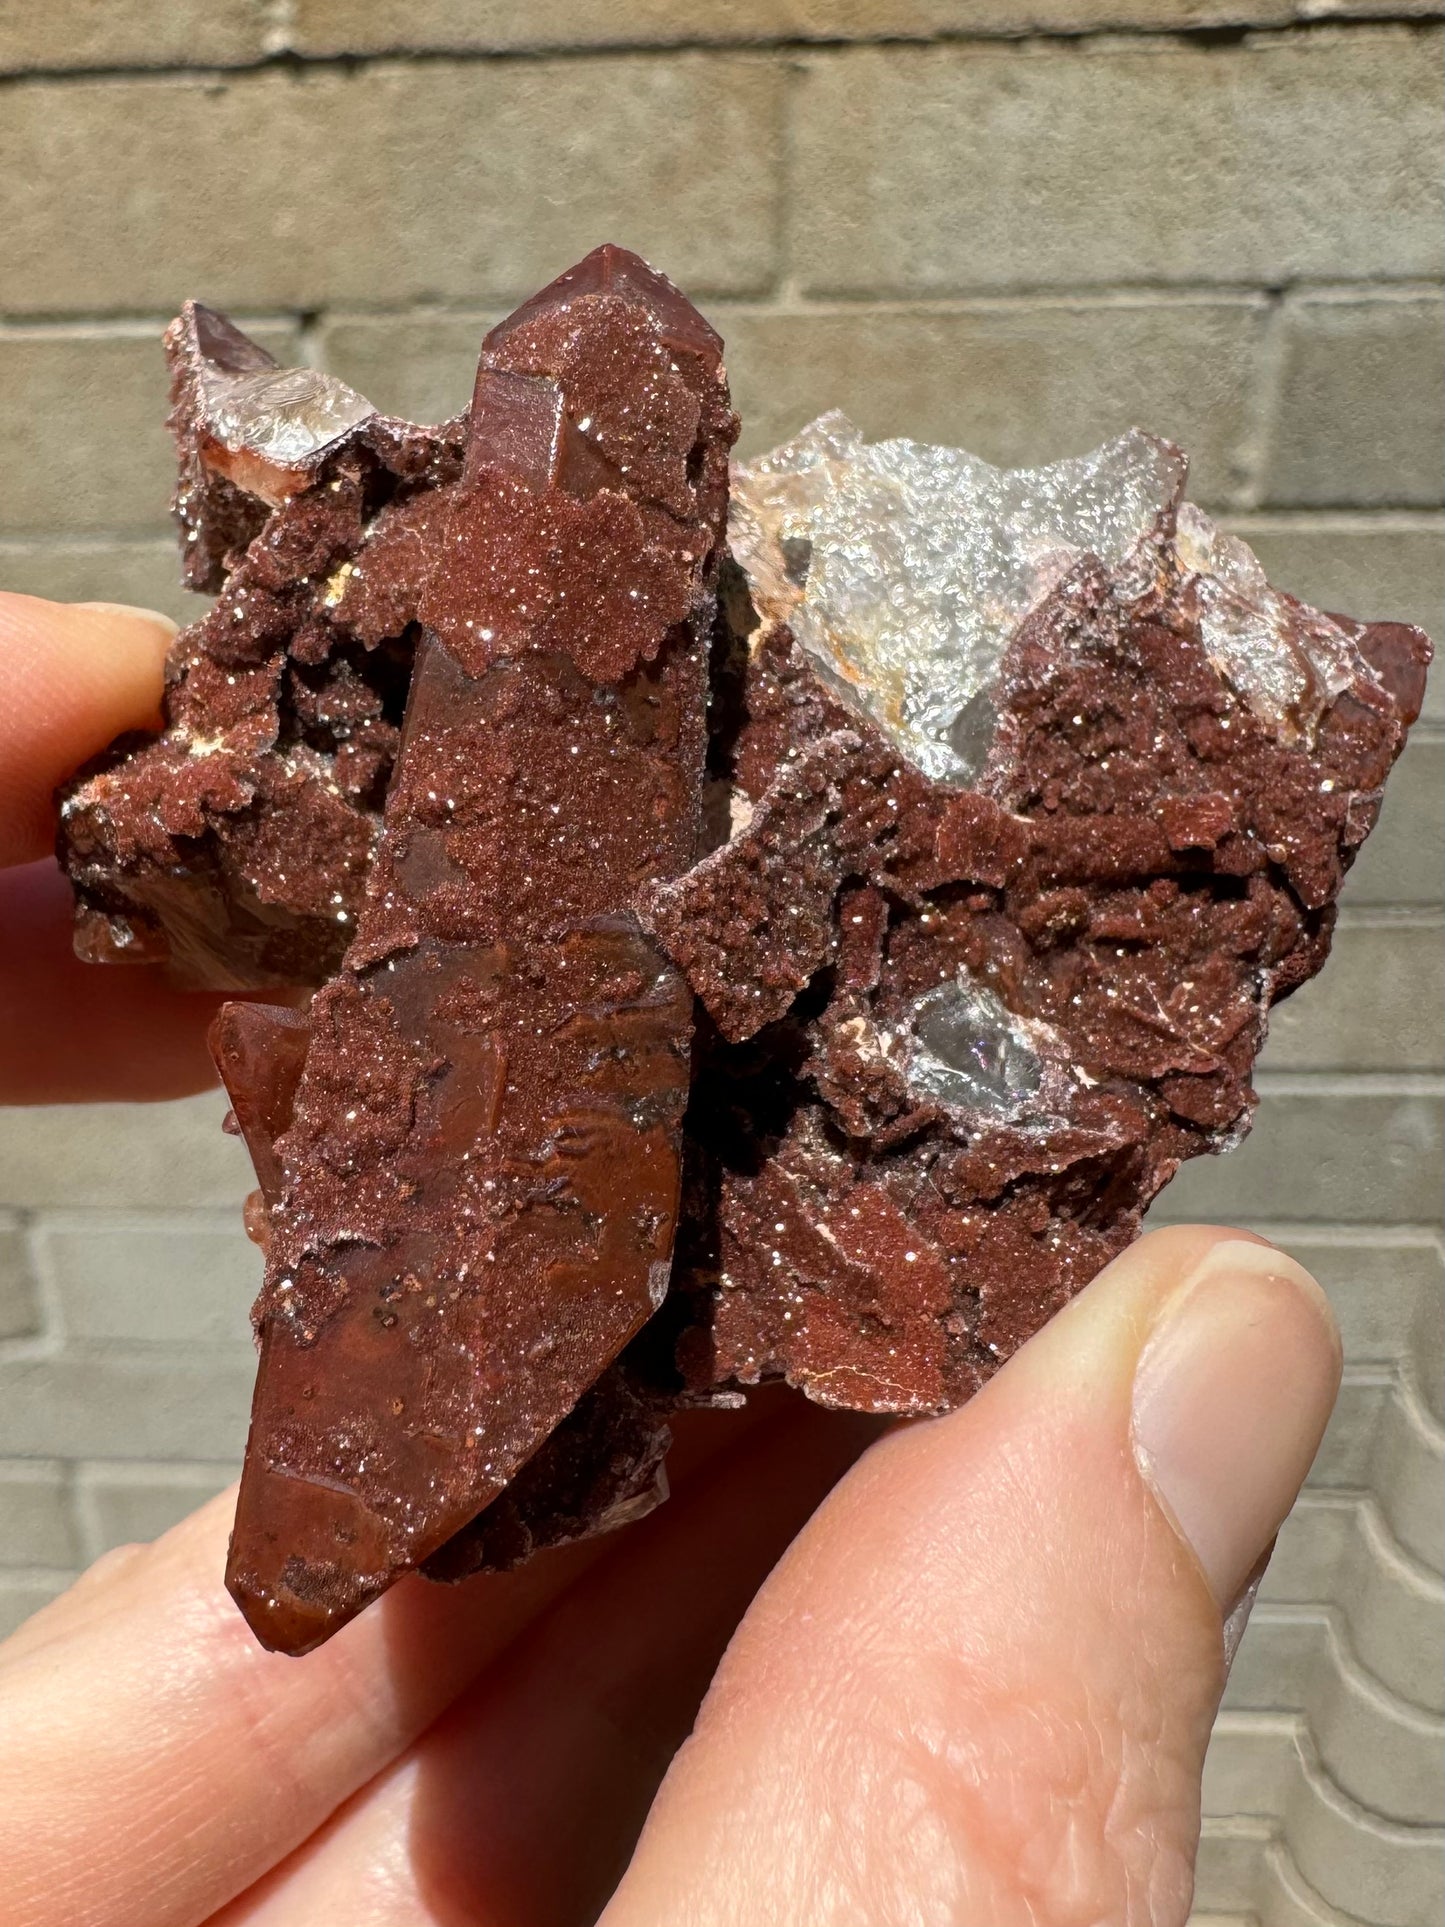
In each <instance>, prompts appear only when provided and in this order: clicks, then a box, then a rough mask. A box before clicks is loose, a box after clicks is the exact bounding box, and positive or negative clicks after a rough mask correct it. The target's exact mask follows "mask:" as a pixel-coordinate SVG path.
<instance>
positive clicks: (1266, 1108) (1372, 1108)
mask: <svg viewBox="0 0 1445 1927" xmlns="http://www.w3.org/2000/svg"><path fill="white" fill-rule="evenodd" d="M1261 1084H1262V1091H1261V1102H1260V1107H1259V1112H1258V1114H1257V1116H1256V1118H1255V1122H1254V1129H1253V1131H1252V1132H1251V1133H1250V1135H1249V1136H1248V1137H1247V1138H1246V1139H1245V1141H1244V1143H1243V1144H1242V1145H1241V1146H1240V1148H1239V1149H1238V1150H1237V1151H1231V1152H1230V1153H1229V1154H1228V1155H1227V1156H1225V1157H1220V1158H1214V1157H1202V1158H1194V1159H1192V1160H1191V1161H1190V1162H1189V1163H1188V1164H1186V1165H1184V1166H1183V1167H1182V1168H1181V1169H1180V1172H1179V1175H1178V1176H1177V1177H1176V1178H1175V1179H1174V1180H1173V1182H1172V1183H1171V1184H1170V1185H1169V1186H1168V1187H1167V1188H1166V1190H1165V1191H1164V1192H1163V1193H1162V1195H1161V1196H1160V1198H1159V1200H1158V1202H1157V1204H1156V1205H1155V1206H1154V1208H1153V1210H1152V1211H1151V1213H1150V1220H1151V1222H1155V1223H1165V1222H1167V1223H1175V1224H1177V1223H1180V1222H1181V1221H1189V1222H1194V1221H1201V1222H1205V1223H1222V1224H1238V1225H1244V1226H1251V1225H1254V1224H1268V1223H1270V1222H1271V1221H1273V1222H1276V1223H1277V1222H1278V1221H1279V1220H1281V1219H1293V1220H1299V1221H1304V1222H1309V1221H1315V1222H1324V1221H1328V1222H1335V1223H1344V1224H1361V1223H1368V1224H1389V1223H1392V1222H1402V1223H1416V1224H1424V1223H1431V1222H1433V1221H1434V1219H1435V1218H1436V1217H1437V1215H1438V1213H1439V1209H1440V1171H1441V1161H1442V1144H1441V1101H1440V1099H1439V1097H1437V1096H1435V1095H1433V1094H1426V1093H1421V1092H1419V1091H1416V1090H1413V1089H1411V1088H1409V1087H1407V1088H1405V1089H1392V1088H1390V1087H1389V1084H1388V1080H1380V1079H1369V1080H1367V1079H1364V1078H1360V1079H1358V1080H1356V1081H1355V1082H1354V1084H1353V1085H1350V1084H1347V1083H1345V1082H1344V1081H1343V1080H1338V1081H1335V1082H1331V1083H1325V1082H1321V1083H1320V1084H1319V1085H1315V1084H1313V1083H1311V1082H1309V1081H1308V1080H1300V1081H1298V1082H1296V1080H1295V1079H1293V1078H1290V1079H1285V1078H1283V1077H1282V1076H1276V1077H1273V1078H1269V1079H1263V1080H1261ZM1382 1085H1384V1088H1381V1086H1382Z"/></svg>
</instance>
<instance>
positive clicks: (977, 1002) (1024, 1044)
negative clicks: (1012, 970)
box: [905, 971, 1044, 1124]
mask: <svg viewBox="0 0 1445 1927" xmlns="http://www.w3.org/2000/svg"><path fill="white" fill-rule="evenodd" d="M905 1036H906V1038H907V1040H908V1045H909V1049H908V1079H909V1082H910V1083H911V1084H913V1085H914V1086H915V1088H916V1089H918V1090H919V1091H921V1092H923V1093H924V1094H925V1095H926V1096H928V1097H937V1098H941V1099H942V1100H943V1102H944V1103H945V1104H955V1105H957V1106H959V1108H960V1109H962V1110H966V1111H970V1112H975V1113H978V1114H980V1115H982V1116H984V1117H987V1118H992V1119H994V1120H996V1121H997V1122H999V1123H1005V1124H1017V1123H1020V1122H1022V1120H1023V1119H1025V1118H1026V1117H1027V1116H1028V1115H1029V1113H1030V1111H1031V1110H1032V1109H1033V1108H1034V1100H1035V1099H1036V1098H1037V1096H1038V1094H1039V1092H1040V1090H1041V1089H1042V1088H1043V1081H1044V1078H1043V1065H1042V1063H1041V1062H1040V1059H1039V1054H1038V1051H1037V1049H1036V1048H1035V1045H1034V1041H1033V1039H1032V1038H1031V1037H1030V1035H1029V1027H1028V1026H1027V1025H1026V1024H1025V1023H1023V1022H1022V1021H1021V1020H1020V1019H1019V1018H1017V1017H1014V1016H1012V1015H1011V1014H1010V1012H1009V1011H1008V1010H1007V1009H1005V1007H1004V1005H1003V1003H1002V1001H1001V1000H1000V998H999V996H998V994H997V993H996V992H995V991H992V990H990V989H989V987H988V985H987V984H981V983H978V982H976V981H975V980H974V979H973V978H971V977H970V976H969V975H968V973H967V972H966V971H960V972H959V974H958V976H957V977H956V978H955V979H954V980H953V981H952V982H951V983H942V984H939V985H938V987H937V989H935V990H929V991H926V992H925V993H924V994H923V996H921V997H920V998H919V999H918V1000H917V1002H916V1003H915V1004H914V1005H913V1007H912V1009H911V1010H910V1011H909V1013H908V1017H907V1029H906V1032H905Z"/></svg>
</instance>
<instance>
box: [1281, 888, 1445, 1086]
mask: <svg viewBox="0 0 1445 1927" xmlns="http://www.w3.org/2000/svg"><path fill="white" fill-rule="evenodd" d="M1260 1064H1261V1069H1264V1070H1270V1071H1297V1070H1357V1071H1391V1070H1402V1071H1421V1070H1441V1069H1445V927H1442V926H1441V925H1440V924H1439V923H1434V922H1432V923H1428V924H1418V925H1415V924H1405V925H1399V924H1378V925H1374V926H1365V927H1361V926H1360V925H1357V924H1351V925H1349V926H1347V927H1346V928H1344V929H1342V930H1339V931H1337V932H1336V935H1335V941H1334V948H1333V949H1332V951H1331V953H1330V958H1329V962H1328V963H1327V964H1326V965H1325V967H1324V969H1323V970H1322V971H1321V972H1320V974H1319V976H1318V977H1316V978H1315V979H1314V980H1313V982H1311V983H1307V984H1305V985H1304V987H1303V988H1302V989H1300V990H1297V991H1296V992H1295V994H1294V995H1293V996H1292V997H1287V998H1286V999H1285V1001H1284V1002H1283V1003H1282V1004H1278V1005H1276V1007H1275V1010H1274V1012H1273V1015H1272V1016H1271V1019H1270V1027H1269V1042H1268V1044H1267V1045H1266V1047H1265V1050H1264V1053H1263V1055H1262V1057H1261V1060H1260Z"/></svg>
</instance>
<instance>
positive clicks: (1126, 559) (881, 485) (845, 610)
mask: <svg viewBox="0 0 1445 1927" xmlns="http://www.w3.org/2000/svg"><path fill="white" fill-rule="evenodd" d="M1184 473H1185V463H1184V458H1183V456H1182V455H1181V454H1180V453H1179V451H1178V450H1177V449H1175V448H1173V447H1172V446H1171V445H1170V444H1169V443H1168V442H1162V441H1157V440H1155V439H1154V438H1153V437H1152V436H1148V435H1144V434H1142V433H1140V432H1139V431H1138V430H1137V429H1131V430H1130V431H1129V432H1128V433H1127V434H1125V435H1121V436H1120V437H1119V438H1118V440H1117V441H1113V442H1109V443H1107V444H1106V445H1105V446H1104V447H1103V448H1100V449H1096V450H1095V451H1094V453H1093V454H1092V455H1084V456H1081V457H1079V458H1078V459H1076V460H1072V461H1064V462H1057V463H1055V464H1054V465H1053V466H1052V467H1050V468H1040V469H998V468H993V467H991V466H990V465H989V464H988V463H987V462H982V461H979V460H978V459H977V458H976V457H975V456H972V455H968V454H965V453H964V452H963V451H962V450H961V449H954V448H935V447H930V446H928V445H926V444H924V443H921V442H910V441H886V442H875V443H867V442H865V441H864V440H863V437H862V435H861V434H860V433H859V431H858V430H857V429H856V428H855V427H854V426H853V424H852V423H851V422H850V421H849V420H848V419H847V417H846V416H844V415H841V414H837V413H833V414H829V415H824V416H822V417H820V419H819V420H817V421H815V422H814V423H812V424H811V426H810V427H808V428H805V429H804V430H803V432H802V433H801V434H800V435H798V436H797V437H796V438H795V439H794V440H793V441H791V442H787V443H785V444H784V445H783V446H782V447H781V448H778V449H775V450H774V451H773V452H772V454H770V455H767V456H764V457H763V458H762V459H761V460H759V461H757V462H754V463H751V464H750V465H746V466H742V467H739V468H737V469H736V470H735V471H734V476H733V509H732V518H731V523H730V529H729V534H730V538H731V541H732V545H733V552H734V554H735V555H736V556H737V558H738V560H739V562H740V563H741V564H742V566H743V568H744V570H745V571H746V572H747V575H748V577H749V580H750V583H751V586H752V590H753V595H754V600H755V602H757V604H758V606H759V608H760V611H761V612H762V613H764V614H766V615H770V616H773V617H775V618H776V619H778V620H785V621H787V622H788V623H789V625H790V626H791V628H792V630H793V633H794V634H795V635H796V636H797V638H798V641H799V642H800V643H801V644H802V646H803V647H804V648H805V649H807V650H808V652H809V653H810V654H811V655H812V656H813V658H814V659H815V660H816V661H817V663H818V664H819V666H820V668H821V669H822V670H823V671H824V673H825V674H827V675H828V677H829V678H830V679H831V680H832V681H833V682H834V683H835V684H836V685H838V686H841V687H842V688H843V689H844V690H845V691H847V692H849V693H850V694H851V697H852V699H853V700H854V701H855V702H857V703H858V704H859V705H860V706H861V707H862V708H863V709H864V710H865V711H866V712H867V713H868V714H869V715H870V716H871V717H872V718H873V720H874V721H875V722H876V723H877V724H878V725H879V726H880V727H881V728H882V729H883V730H884V731H885V732H886V733H887V734H888V735H889V736H890V737H891V738H892V740H893V741H894V742H895V743H896V744H897V745H898V747H899V748H900V749H901V750H902V751H903V753H904V754H905V755H906V756H907V757H908V758H909V759H910V761H912V762H913V763H915V764H916V765H917V766H918V767H919V768H920V769H921V770H923V771H924V773H925V774H926V775H929V776H932V777H934V778H935V779H937V780H940V781H943V782H951V783H965V782H968V781H969V780H971V779H972V778H973V777H975V776H976V775H977V774H978V772H979V770H980V768H981V767H982V764H983V760H984V758H985V756H986V755H987V753H988V748H989V745H990V743H991V742H992V738H993V727H994V720H995V717H994V711H993V706H992V701H991V690H992V687H993V684H994V681H995V678H996V676H997V672H998V666H999V662H1000V660H1001V658H1002V655H1003V652H1004V648H1005V646H1006V644H1007V642H1008V639H1009V637H1010V635H1011V634H1012V633H1013V631H1014V629H1015V628H1016V627H1017V625H1018V622H1019V619H1020V618H1021V617H1022V616H1023V615H1024V614H1025V613H1026V612H1027V611H1028V610H1029V609H1030V608H1031V607H1032V606H1033V605H1034V604H1035V603H1036V602H1037V601H1038V600H1039V599H1040V598H1041V597H1042V596H1043V595H1044V594H1046V593H1047V591H1048V590H1049V589H1050V588H1051V587H1052V586H1053V585H1054V584H1055V583H1056V582H1058V581H1059V580H1060V578H1061V577H1062V576H1063V575H1064V574H1065V573H1066V572H1067V571H1068V570H1069V569H1070V568H1071V567H1072V566H1073V565H1074V564H1075V563H1076V562H1077V561H1078V560H1079V558H1080V557H1081V556H1082V555H1084V554H1086V553H1087V554H1092V555H1096V556H1097V557H1098V558H1099V559H1100V561H1101V562H1102V563H1103V564H1104V565H1105V567H1106V568H1108V569H1109V570H1110V571H1111V572H1113V573H1114V574H1115V576H1116V578H1117V580H1118V585H1119V588H1120V591H1121V593H1123V594H1126V595H1128V594H1141V593H1143V591H1144V589H1145V588H1146V587H1147V586H1148V585H1149V583H1151V582H1152V580H1153V578H1154V574H1155V568H1156V554H1155V548H1156V546H1157V543H1158V541H1159V540H1160V539H1162V536H1163V535H1164V534H1167V527H1168V520H1169V515H1170V511H1171V509H1172V506H1173V504H1174V503H1175V501H1176V500H1177V498H1178V495H1179V492H1180V490H1181V488H1182V486H1183V481H1184ZM1135 576H1137V577H1138V578H1139V579H1138V581H1137V583H1136V582H1135V581H1134V577H1135Z"/></svg>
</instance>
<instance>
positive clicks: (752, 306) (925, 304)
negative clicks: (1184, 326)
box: [0, 275, 1445, 340]
mask: <svg viewBox="0 0 1445 1927" xmlns="http://www.w3.org/2000/svg"><path fill="white" fill-rule="evenodd" d="M784 279H785V285H782V286H779V287H778V288H776V289H775V290H774V291H773V292H772V293H771V294H768V295H764V296H762V297H759V296H756V295H746V294H730V293H728V292H727V291H726V290H713V291H711V292H705V293H704V294H703V295H702V296H701V298H702V299H704V300H706V301H708V302H709V303H710V304H711V305H712V306H713V307H715V308H717V309H718V310H720V311H721V312H722V314H723V317H724V318H726V317H727V316H729V315H736V316H737V317H738V319H739V320H754V319H757V318H759V317H769V318H770V317H774V316H784V317H786V318H788V319H790V320H800V321H813V320H829V319H833V318H837V317H845V316H850V315H858V314H860V313H866V314H877V315H880V316H885V317H887V318H889V319H892V318H894V317H896V316H906V315H918V316H921V317H923V318H925V319H939V320H947V319H949V318H950V317H952V316H958V315H965V316H966V315H970V314H1011V313H1015V312H1024V311H1027V312H1036V311H1039V310H1044V311H1049V310H1054V309H1064V310H1068V309H1075V308H1104V309H1107V308H1114V307H1122V308H1136V307H1150V308H1163V309H1168V308H1194V307H1200V306H1205V305H1208V306H1214V307H1238V308H1250V307H1256V308H1261V309H1263V308H1265V307H1266V306H1268V307H1273V306H1274V304H1275V303H1277V302H1278V301H1279V300H1280V298H1281V297H1282V296H1284V295H1288V296H1289V297H1290V298H1291V299H1292V300H1293V299H1295V298H1301V299H1303V298H1308V297H1313V296H1315V295H1322V294H1330V295H1339V296H1340V297H1341V298H1342V299H1343V298H1348V299H1351V300H1356V301H1363V300H1369V299H1372V298H1377V299H1379V300H1380V301H1381V302H1384V303H1389V302H1393V301H1395V300H1396V299H1400V300H1407V299H1409V300H1419V299H1426V298H1428V299H1432V300H1436V299H1439V298H1440V297H1441V295H1442V292H1445V283H1442V282H1441V281H1440V280H1438V279H1437V280H1432V279H1429V278H1428V277H1425V278H1422V277H1421V276H1419V275H1406V276H1400V277H1398V278H1392V277H1389V276H1383V275H1369V276H1366V277H1364V278H1363V279H1361V280H1360V281H1357V282H1340V281H1330V282H1328V283H1326V282H1320V281H1309V280H1301V281H1292V282H1290V283H1289V284H1288V286H1287V287H1285V286H1281V287H1279V288H1271V287H1262V286H1260V285H1259V284H1258V283H1250V282H1240V281H1121V282H1099V283H1097V284H1085V285H1082V286H1080V285H1074V286H1069V287H1063V286H1060V285H1059V284H1058V283H1054V282H1049V283H1042V282H1040V283H1029V284H1022V283H1021V284H1019V285H1017V286H1015V287H1010V288H1006V289H974V290H956V291H954V292H941V293H936V294H918V295H909V294H904V293H900V292H899V291H898V290H897V289H892V290H888V289H882V290H877V291H865V292H863V293H858V294H853V293H849V292H846V291H845V292H842V293H830V294H826V295H806V294H803V293H801V292H799V291H797V290H796V289H795V288H794V287H791V286H788V285H786V277H785V278H784ZM526 292H527V290H526V289H524V288H509V289H501V290H492V291H486V290H482V291H479V292H478V293H476V294H475V295H471V296H469V297H468V298H467V299H465V300H447V299H435V300H426V301H413V302H403V303H400V304H397V305H387V304H385V303H383V304H379V305H377V306H376V307H354V306H350V305H342V306H336V305H334V304H331V303H325V304H321V305H319V306H318V307H316V308H315V309H310V310H302V311H300V316H299V318H300V319H302V320H304V319H305V317H306V315H307V314H311V315H314V317H315V319H316V322H317V325H319V326H322V327H332V326H344V325H346V324H348V323H354V322H362V323H367V322H378V321H380V322H386V321H398V322H418V321H429V320H439V321H449V320H461V321H473V320H475V321H478V322H481V321H489V320H492V319H495V318H496V317H497V316H498V315H499V314H502V313H505V312H506V304H508V303H510V302H513V301H515V300H517V299H520V298H521V296H522V295H524V294H525V293H526ZM227 313H228V314H229V315H230V317H231V319H232V320H233V321H235V322H237V323H238V324H239V325H240V326H242V327H246V328H262V327H269V328H284V327H290V326H295V325H296V324H297V321H298V311H297V310H296V309H276V308H270V309H266V310H262V311H252V310H247V309H245V308H243V307H233V308H230V309H228V310H227ZM170 319H171V312H170V310H166V311H165V312H162V311H161V310H159V309H151V308H135V309H109V310H99V309H65V310H58V309H47V308H34V309H15V310H13V311H11V312H10V313H8V314H4V315H0V340H3V339H4V338H6V337H20V336H40V337H44V338H51V339H56V340H61V339H66V338H68V337H72V336H73V337H75V338H77V339H82V338H85V337H87V336H89V337H95V336H97V335H111V336H117V337H121V338H123V339H131V338H133V337H134V338H139V337H141V336H142V335H143V334H145V333H146V332H148V331H149V330H151V329H155V330H156V331H157V333H159V331H160V330H161V329H162V328H164V327H165V325H166V323H167V322H168V321H169V320H170Z"/></svg>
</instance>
